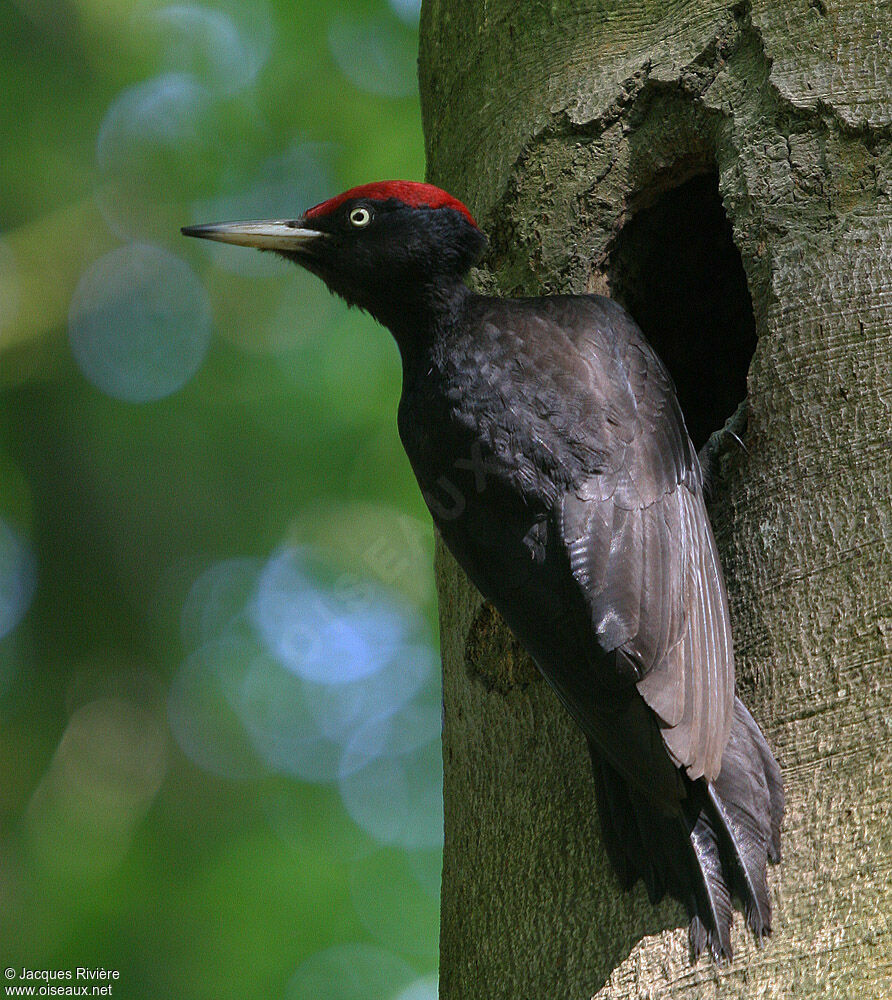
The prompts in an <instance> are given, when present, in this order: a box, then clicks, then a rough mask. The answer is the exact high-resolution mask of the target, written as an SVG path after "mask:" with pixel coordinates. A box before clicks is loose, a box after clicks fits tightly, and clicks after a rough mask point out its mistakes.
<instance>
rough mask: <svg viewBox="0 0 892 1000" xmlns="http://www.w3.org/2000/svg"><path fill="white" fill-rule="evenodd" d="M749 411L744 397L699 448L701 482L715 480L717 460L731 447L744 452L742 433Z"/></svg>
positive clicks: (706, 482) (707, 485)
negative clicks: (701, 472)
mask: <svg viewBox="0 0 892 1000" xmlns="http://www.w3.org/2000/svg"><path fill="white" fill-rule="evenodd" d="M748 413H749V403H748V401H747V399H746V397H744V398H743V399H742V400H741V402H740V405H739V406H738V407H737V409H736V410H735V411H734V412H733V413H732V414H731V416H730V417H728V419H727V420H726V421H725V423H724V426H722V427H720V428H719V429H718V430H717V431H713V433H712V434H710V435H709V440H708V441H707V442H706V444H705V445H703V447H702V448H701V449H700V452H699V455H698V457H699V459H700V468H701V469H702V470H703V483H704V485H705V486H706V487H707V489H708V488H709V485H710V484H711V483H712V482H714V481H715V479H716V477H717V474H718V471H719V461H720V459H721V457H722V456H723V455H725V454H727V453H728V452H729V451H730V450H731V449H732V447H734V448H740V449H742V450H743V451H744V452H745V451H746V450H747V448H746V445H745V444H744V443H743V435H744V434H745V433H746V424H747V416H748Z"/></svg>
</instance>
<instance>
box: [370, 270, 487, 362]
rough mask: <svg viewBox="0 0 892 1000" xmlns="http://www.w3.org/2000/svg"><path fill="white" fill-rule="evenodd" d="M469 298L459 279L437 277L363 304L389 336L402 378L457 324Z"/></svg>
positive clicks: (469, 292)
mask: <svg viewBox="0 0 892 1000" xmlns="http://www.w3.org/2000/svg"><path fill="white" fill-rule="evenodd" d="M471 295H472V292H471V290H470V289H469V288H468V287H467V285H465V283H464V282H463V281H462V280H461V278H459V277H444V276H442V275H438V276H437V277H436V278H435V279H433V280H431V281H429V282H427V283H423V284H418V285H416V286H414V287H412V288H411V289H406V288H401V289H400V290H399V292H398V293H395V294H387V293H386V292H385V293H384V294H382V295H381V296H380V297H377V298H376V299H375V300H374V301H369V302H368V303H364V305H365V308H366V309H368V311H369V312H370V313H371V314H372V316H374V317H375V319H377V320H378V322H379V323H381V324H382V325H383V326H386V327H387V329H388V330H390V332H391V333H392V334H393V337H394V340H396V342H397V346H398V347H399V349H400V355H401V357H402V360H403V375H404V378H406V377H410V376H413V375H414V374H415V372H416V369H417V368H418V366H419V365H423V364H424V359H425V358H426V357H428V356H429V352H430V348H431V347H432V346H433V344H434V343H435V342H436V341H437V340H438V338H440V337H442V336H443V335H444V334H445V333H446V332H447V331H448V330H449V329H450V328H451V327H452V326H454V324H455V323H456V322H457V321H458V319H459V317H460V316H461V313H462V309H463V307H464V304H465V303H466V302H467V300H468V298H469V296H471Z"/></svg>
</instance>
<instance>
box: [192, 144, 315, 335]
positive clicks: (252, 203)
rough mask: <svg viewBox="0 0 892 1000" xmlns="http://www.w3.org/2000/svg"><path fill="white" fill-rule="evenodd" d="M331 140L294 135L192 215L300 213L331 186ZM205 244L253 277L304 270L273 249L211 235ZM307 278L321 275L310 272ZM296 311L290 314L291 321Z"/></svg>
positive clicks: (223, 262) (224, 262)
mask: <svg viewBox="0 0 892 1000" xmlns="http://www.w3.org/2000/svg"><path fill="white" fill-rule="evenodd" d="M331 152H332V146H331V145H330V144H328V143H312V142H302V141H300V140H295V141H294V142H292V143H291V144H290V145H289V146H288V148H287V149H285V150H284V151H283V152H282V153H279V154H278V155H276V156H271V157H269V158H268V159H266V160H264V161H263V163H262V164H261V165H260V167H259V169H258V170H257V171H256V173H255V175H254V176H253V178H252V179H251V180H250V181H248V182H247V183H246V184H245V185H244V186H240V187H239V189H238V190H236V191H234V192H233V193H230V194H222V195H219V196H218V197H214V198H203V199H200V200H197V201H195V202H193V203H192V206H191V213H192V221H193V222H195V223H203V222H230V221H238V220H243V219H297V218H299V217H300V215H301V214H302V213H303V212H304V211H305V210H306V209H308V208H310V207H311V206H312V205H315V204H317V203H318V202H320V201H323V200H324V199H325V198H327V197H328V196H329V195H330V194H331V192H332V186H333V182H332V178H331V167H330V160H331ZM203 249H204V251H205V253H207V254H208V255H209V256H210V257H211V259H212V260H213V262H214V264H215V265H216V266H217V267H220V268H222V269H224V270H226V271H230V272H232V273H235V274H241V275H245V276H249V277H259V278H262V277H266V276H269V275H276V274H282V273H285V272H287V271H288V270H289V269H291V270H292V271H294V272H295V273H294V275H293V279H294V280H296V281H297V280H300V272H298V271H297V270H296V269H295V268H294V266H293V265H291V264H289V263H288V262H287V261H285V260H283V259H282V258H281V257H279V256H278V255H277V254H274V253H257V252H254V253H246V252H245V249H244V247H233V246H227V245H226V244H225V243H216V242H212V241H207V242H205V243H204V244H203ZM307 279H308V280H307V282H306V283H307V284H309V281H313V282H314V283H315V284H314V286H313V287H316V286H318V285H320V284H321V282H319V281H318V279H317V278H311V277H310V276H307ZM293 321H294V314H293V313H292V314H291V322H292V323H293Z"/></svg>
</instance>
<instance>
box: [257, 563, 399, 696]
mask: <svg viewBox="0 0 892 1000" xmlns="http://www.w3.org/2000/svg"><path fill="white" fill-rule="evenodd" d="M317 579H318V577H317V576H316V574H314V567H313V566H312V565H311V564H310V562H309V554H308V553H307V552H306V550H303V549H298V548H289V549H285V550H284V551H283V552H281V553H279V554H278V555H276V556H275V557H273V558H272V559H271V560H270V561H269V563H268V564H267V566H266V568H265V569H264V571H263V573H262V574H261V577H260V581H259V583H258V586H257V595H256V599H255V604H254V614H255V622H256V624H257V628H258V631H259V633H260V635H261V636H262V637H263V640H264V642H265V643H266V644H267V646H268V648H269V649H270V651H271V652H272V653H273V654H274V655H275V656H276V657H277V658H278V659H279V660H280V661H281V662H282V663H283V664H285V666H287V667H288V668H289V669H290V670H293V671H294V672H295V673H296V674H298V675H299V676H301V677H303V678H305V679H306V680H309V681H314V682H316V683H318V684H349V683H351V682H354V681H357V680H359V679H360V678H363V677H368V676H369V675H371V674H375V673H377V672H378V671H379V670H381V669H382V668H383V667H384V666H385V665H386V664H387V663H389V662H390V661H392V660H393V659H394V657H395V656H396V654H397V653H398V651H399V650H400V649H401V648H402V646H403V645H404V644H405V643H406V641H407V640H408V639H409V627H408V622H407V612H406V611H405V610H404V609H402V608H400V607H399V606H398V605H396V604H395V603H394V602H392V601H389V600H388V599H387V598H385V597H384V596H383V595H382V594H381V593H380V592H377V589H376V588H374V586H373V585H372V584H365V583H364V582H358V581H356V580H354V579H352V578H350V577H348V576H346V575H345V576H342V577H340V578H338V579H336V580H333V581H330V584H329V586H327V587H326V586H325V585H324V582H323V581H320V582H318V583H317ZM320 584H321V585H320Z"/></svg>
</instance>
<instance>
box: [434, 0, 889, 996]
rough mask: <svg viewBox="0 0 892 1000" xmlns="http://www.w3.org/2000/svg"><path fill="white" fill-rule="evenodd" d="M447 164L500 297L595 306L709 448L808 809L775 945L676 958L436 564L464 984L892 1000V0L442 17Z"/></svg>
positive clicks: (447, 962) (511, 678)
mask: <svg viewBox="0 0 892 1000" xmlns="http://www.w3.org/2000/svg"><path fill="white" fill-rule="evenodd" d="M421 33H422V39H421V60H420V77H421V91H422V104H423V111H424V117H425V128H426V136H427V147H428V163H429V179H430V180H431V181H433V182H434V183H436V184H439V185H441V186H443V187H446V188H447V189H449V190H450V191H452V193H454V194H455V195H456V196H457V197H459V198H461V199H462V200H463V201H464V202H465V203H466V204H467V205H468V206H469V207H470V208H471V210H472V211H474V212H475V214H476V215H477V217H478V220H479V222H480V224H481V227H482V228H483V229H484V230H485V231H487V232H488V234H489V236H490V241H491V246H490V252H489V255H488V257H487V258H486V260H485V261H484V265H485V267H484V269H482V270H481V271H479V272H478V273H477V274H476V283H477V285H478V287H480V288H481V289H483V290H487V291H491V292H496V293H500V294H536V293H541V292H543V291H545V292H557V291H575V292H582V291H602V292H603V291H607V292H609V293H610V294H612V295H614V297H616V298H618V299H620V300H621V301H623V302H624V304H625V305H626V306H627V307H628V308H629V310H630V311H631V312H632V314H633V316H635V318H636V319H637V320H638V322H639V324H640V325H641V326H642V328H643V329H644V331H645V333H646V334H647V336H648V337H649V338H650V339H651V341H652V342H653V343H654V345H655V346H656V347H657V349H658V350H659V351H660V352H661V354H662V355H663V357H664V360H666V362H667V363H668V364H669V367H670V368H671V369H672V370H673V375H674V377H675V379H676V383H677V385H678V388H679V395H680V398H681V401H682V406H683V408H684V409H685V412H686V414H687V416H688V421H689V427H690V430H691V432H692V435H693V437H694V439H695V442H696V443H697V444H698V446H699V445H700V444H702V442H703V440H704V439H705V438H706V437H707V436H708V434H709V433H710V431H712V430H714V429H716V428H717V427H719V426H720V425H721V424H722V423H723V421H724V420H725V418H726V417H728V416H729V415H730V414H731V412H733V410H734V408H735V407H736V406H737V404H738V403H739V402H740V400H741V399H742V397H743V395H744V393H745V392H746V393H748V396H749V405H748V417H749V424H748V428H747V431H746V433H745V442H746V447H747V449H748V452H747V453H745V452H743V451H742V450H740V449H731V450H728V451H727V452H726V453H725V454H723V455H722V457H721V458H720V460H719V462H718V464H717V468H716V471H715V477H714V478H715V486H714V497H713V501H712V505H711V514H712V517H713V524H714V527H715V532H716V537H717V540H718V543H719V548H720V550H721V555H722V559H723V564H724V569H725V575H726V579H727V583H728V589H729V597H730V601H731V614H732V621H733V626H734V637H735V643H736V650H737V685H738V690H739V692H740V694H741V696H742V697H743V699H744V701H745V702H746V703H747V705H748V706H749V707H750V709H751V711H752V712H753V714H754V716H755V717H756V719H757V721H758V722H759V724H760V725H761V727H762V729H763V731H764V732H765V735H766V736H767V738H768V740H769V742H770V743H771V745H772V747H773V749H774V751H775V753H776V755H777V757H778V759H779V761H780V763H781V765H782V767H783V769H784V776H785V781H786V792H787V816H786V820H785V824H784V832H783V836H784V839H783V846H784V852H785V853H784V860H783V864H782V865H781V866H780V868H775V869H773V870H772V872H771V876H770V877H771V884H772V887H773V902H774V907H775V915H774V927H775V932H774V936H773V937H772V938H771V939H770V940H769V942H768V944H767V946H766V947H765V948H764V949H761V950H760V949H758V948H756V947H755V945H754V944H753V942H752V940H751V938H749V937H748V936H747V935H746V933H745V932H744V926H743V924H744V922H743V918H742V916H741V915H738V919H737V921H736V924H735V929H734V945H735V949H736V956H735V960H734V962H733V964H732V965H730V967H727V968H723V969H717V968H716V967H715V966H713V965H711V964H710V963H709V962H707V961H706V960H701V962H700V964H699V965H698V966H696V967H695V968H693V969H691V968H690V967H689V966H688V964H687V941H686V931H685V930H684V929H683V928H684V926H685V924H686V920H685V917H684V914H683V912H682V909H681V907H680V906H677V905H676V904H675V903H672V902H665V903H663V904H662V905H661V906H660V907H658V908H653V907H651V906H650V905H649V904H648V902H647V900H646V896H645V893H644V890H643V887H642V886H641V885H640V883H639V885H638V886H637V887H636V889H635V890H634V892H632V893H631V894H625V893H622V892H621V891H620V889H619V888H618V885H617V882H616V880H615V878H614V876H613V874H612V872H611V871H610V868H609V865H608V863H607V859H606V856H605V854H604V851H603V848H602V846H601V843H600V833H599V827H598V821H597V816H596V811H595V802H594V787H593V782H592V779H591V775H590V771H589V765H588V760H587V753H586V749H585V745H584V741H583V739H582V737H581V735H579V733H578V732H577V731H576V730H575V728H574V726H573V725H572V723H571V722H570V720H569V718H568V717H567V716H566V715H565V713H564V711H563V710H562V709H561V707H560V705H559V704H558V702H557V700H556V698H555V697H554V695H553V694H552V693H551V691H550V690H549V689H548V688H547V686H546V685H545V683H544V682H543V681H541V680H540V679H539V678H538V675H537V674H536V673H535V671H534V669H533V667H532V666H531V665H530V663H529V662H528V661H527V660H526V658H525V657H524V656H523V654H522V653H521V652H520V650H519V649H518V648H517V646H516V644H515V643H514V642H513V640H512V639H511V637H510V635H509V634H508V633H507V632H506V630H505V629H504V626H503V625H502V624H501V622H500V621H499V620H498V619H497V617H496V616H495V614H494V613H493V612H492V611H491V610H490V609H489V608H488V607H486V606H484V605H483V604H482V602H481V600H480V598H479V596H478V595H477V594H476V592H475V591H473V589H472V588H471V587H470V586H469V584H468V583H467V581H466V580H465V579H464V577H463V575H462V573H461V572H460V570H458V568H457V567H456V565H455V563H454V562H453V561H452V559H451V557H450V556H449V555H448V554H447V553H446V552H445V551H444V550H442V548H441V550H440V552H439V571H438V585H439V590H440V601H441V615H442V635H443V656H444V698H445V729H444V763H445V805H446V849H445V861H444V873H443V912H442V937H441V972H440V974H441V997H442V998H443V1000H495V998H502V997H504V998H509V997H510V998H511V1000H526V998H529V1000H561V998H572V1000H577V998H579V1000H584V998H587V997H591V996H597V997H599V998H611V1000H613V998H617V1000H618V998H621V997H630V998H631V997H649V996H654V997H656V996H660V997H661V998H668V997H698V998H699V997H704V998H711V997H715V998H718V997H721V998H732V997H740V998H743V997H752V996H759V997H821V998H824V997H850V996H856V995H860V996H866V997H883V996H889V995H892V928H890V921H892V817H890V794H889V787H890V781H892V774H890V772H892V765H890V745H892V740H890V718H892V706H890V701H892V698H890V682H889V677H888V673H889V667H890V665H892V503H890V494H892V474H890V468H892V463H890V460H889V454H890V450H892V332H890V331H892V210H890V192H892V138H890V137H892V69H890V67H892V13H890V8H889V7H888V5H885V4H883V5H881V4H879V3H866V4H865V3H860V2H853V0H845V2H843V0H840V2H831V0H818V2H815V0H810V2H809V0H792V2H790V3H787V4H783V5H779V4H776V3H773V2H770V0H761V2H759V3H740V4H735V5H731V4H728V3H717V2H714V3H709V2H704V3H698V4H691V3H686V2H662V3H661V2H655V3H645V2H634V3H619V2H607V3H596V2H593V0H588V2H581V0H575V2H574V0H554V2H552V3H533V2H529V3H521V4H517V3H516V2H514V0H485V2H484V0H426V2H425V4H424V7H423V9H422V25H421Z"/></svg>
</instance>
